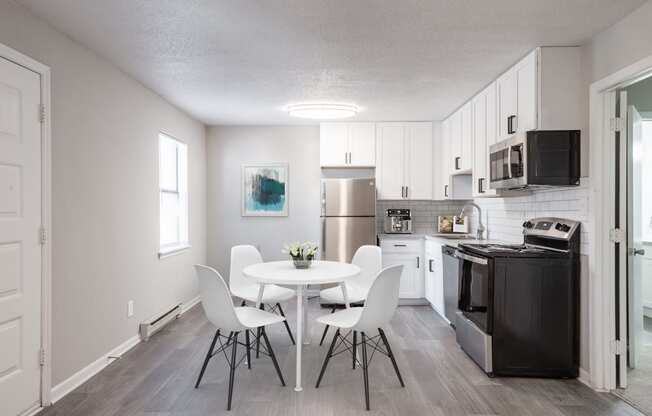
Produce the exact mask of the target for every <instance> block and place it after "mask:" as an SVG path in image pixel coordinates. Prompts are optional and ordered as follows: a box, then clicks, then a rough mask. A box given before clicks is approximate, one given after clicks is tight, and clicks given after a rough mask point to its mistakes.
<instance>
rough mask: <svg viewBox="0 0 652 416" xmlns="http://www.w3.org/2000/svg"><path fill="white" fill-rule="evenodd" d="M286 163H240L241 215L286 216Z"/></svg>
mask: <svg viewBox="0 0 652 416" xmlns="http://www.w3.org/2000/svg"><path fill="white" fill-rule="evenodd" d="M288 178H289V168H288V164H287V163H249V164H244V165H242V216H243V217H287V216H288V203H289V202H288V190H289V186H288Z"/></svg>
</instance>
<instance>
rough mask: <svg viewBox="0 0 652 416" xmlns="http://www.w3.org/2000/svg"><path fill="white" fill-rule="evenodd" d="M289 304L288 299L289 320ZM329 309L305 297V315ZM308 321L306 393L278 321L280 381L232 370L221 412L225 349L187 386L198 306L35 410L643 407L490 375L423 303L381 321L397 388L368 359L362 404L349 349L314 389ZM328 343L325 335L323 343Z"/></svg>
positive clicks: (264, 371)
mask: <svg viewBox="0 0 652 416" xmlns="http://www.w3.org/2000/svg"><path fill="white" fill-rule="evenodd" d="M293 306H294V305H288V306H287V307H286V309H287V313H288V316H289V319H290V323H291V325H292V327H293V328H294V324H295V319H294V318H295V313H294V308H293ZM327 312H328V311H327V310H325V309H321V308H319V306H318V304H317V303H316V301H315V300H313V301H311V305H310V318H311V319H314V318H315V317H316V316H318V315H319V314H325V313H327ZM321 331H322V327H321V326H319V325H317V324H314V323H312V325H311V336H312V340H313V344H311V345H310V346H308V347H307V348H305V349H304V376H303V377H304V391H303V392H302V393H296V392H295V391H294V389H293V386H294V359H295V353H294V348H293V347H292V346H291V344H290V341H289V339H288V337H287V334H286V332H285V328H284V327H283V325H275V326H273V327H272V328H269V329H268V333H269V335H270V341H271V343H272V345H273V347H274V349H275V351H276V354H277V357H278V359H279V362H280V365H281V368H282V370H283V374H284V376H285V379H286V382H287V384H288V386H287V387H281V385H280V383H279V381H278V379H277V377H276V374H275V372H274V368H273V365H272V363H271V361H270V360H269V359H268V358H262V356H261V358H260V359H258V360H255V359H253V360H252V361H253V368H252V369H251V370H247V368H246V365H241V366H240V367H239V368H238V370H237V373H236V384H235V389H234V396H233V400H234V403H233V410H232V411H231V412H227V411H226V410H225V409H226V394H227V385H228V371H227V366H226V363H225V361H224V359H223V357H218V356H216V357H215V358H214V359H213V360H211V363H210V364H209V366H208V369H207V371H206V374H205V376H204V380H203V382H202V385H201V386H200V387H199V389H194V388H193V385H194V382H195V379H196V377H197V373H198V371H199V368H200V366H201V364H202V360H203V357H204V354H205V353H206V350H207V348H208V345H209V343H210V340H211V337H212V335H213V333H214V328H213V327H212V326H211V325H210V324H209V323H208V322H207V321H206V319H205V317H204V315H203V311H202V309H201V307H196V308H194V309H193V310H191V311H189V312H188V313H186V314H185V315H184V316H183V317H181V318H180V319H179V320H178V321H177V322H175V323H173V324H171V325H169V326H168V327H167V328H166V329H165V330H164V331H162V332H161V333H159V334H157V335H155V336H154V337H153V338H152V339H151V340H150V341H149V342H147V343H141V344H139V345H138V346H136V347H135V348H134V349H133V350H131V351H129V352H128V353H126V354H125V355H124V356H123V357H122V358H121V359H120V360H117V361H116V362H114V363H113V364H111V365H110V366H108V367H107V368H106V369H105V370H104V371H102V372H101V373H99V374H97V375H96V376H95V377H93V378H92V379H90V380H89V381H88V382H86V383H85V384H83V385H82V386H80V387H79V388H78V389H77V390H75V391H74V392H72V393H71V394H69V395H68V396H66V397H64V398H63V399H61V400H60V401H59V402H58V403H56V404H55V405H54V406H52V407H50V408H48V409H46V410H45V411H44V412H42V413H41V415H42V416H100V415H102V416H118V415H119V416H132V415H133V416H199V415H226V414H230V415H261V416H272V415H279V416H280V415H310V416H326V415H328V416H331V415H332V416H335V415H337V416H351V415H397V416H398V415H438V416H439V415H441V416H443V415H446V416H456V415H475V416H479V415H519V416H520V415H523V416H528V415H541V416H558V415H569V416H570V415H573V416H584V415H587V416H588V415H641V413H639V412H638V411H636V410H634V409H633V408H632V407H630V406H629V405H628V404H626V403H625V402H623V401H621V400H619V399H618V398H616V397H615V396H613V395H611V394H606V393H605V394H599V393H596V392H594V391H592V390H591V389H589V388H588V387H586V386H584V385H583V384H581V383H580V382H578V381H575V380H545V379H519V378H495V379H489V378H488V377H487V376H486V375H485V374H484V373H483V372H482V371H481V370H480V369H479V368H478V367H477V366H476V365H475V364H474V363H473V362H472V361H471V360H470V359H469V358H467V356H466V355H465V354H464V352H462V351H461V350H460V349H459V347H458V346H457V344H456V343H455V336H454V333H453V332H452V330H451V329H450V328H449V327H448V326H447V325H446V324H445V323H444V322H443V321H442V320H441V319H440V318H438V317H437V315H436V314H435V313H434V312H433V311H432V310H431V309H430V308H429V307H407V306H405V307H400V308H399V309H398V311H397V313H396V315H395V316H394V319H393V320H392V322H391V325H390V326H389V327H388V328H386V332H387V336H388V338H389V340H390V343H392V349H393V350H394V353H395V354H396V356H397V359H398V364H399V366H400V368H401V370H402V373H403V378H404V379H405V383H406V388H401V387H400V386H399V383H398V380H397V379H396V376H395V374H394V372H393V369H392V366H391V363H390V362H389V360H388V359H386V357H384V356H381V355H376V356H375V357H374V358H373V361H372V363H371V367H370V385H371V411H370V412H366V411H364V398H363V381H362V372H361V370H360V369H356V370H352V369H351V358H350V355H347V354H342V355H339V356H336V357H334V358H333V359H332V360H331V364H330V365H329V368H328V370H327V371H326V375H325V376H324V380H323V381H322V385H321V386H320V388H319V389H315V388H314V384H315V381H316V378H317V376H318V371H319V369H320V366H321V363H322V359H323V357H324V354H325V353H326V351H327V347H326V346H324V347H319V346H318V345H317V343H318V341H319V337H320V335H321ZM325 344H326V343H325Z"/></svg>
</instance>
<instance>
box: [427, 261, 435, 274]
mask: <svg viewBox="0 0 652 416" xmlns="http://www.w3.org/2000/svg"><path fill="white" fill-rule="evenodd" d="M432 262H433V260H432V259H430V260H428V270H429V271H430V273H432V272H434V270H432Z"/></svg>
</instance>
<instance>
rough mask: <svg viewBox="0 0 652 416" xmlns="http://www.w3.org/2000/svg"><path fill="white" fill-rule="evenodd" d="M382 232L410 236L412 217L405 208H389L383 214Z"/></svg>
mask: <svg viewBox="0 0 652 416" xmlns="http://www.w3.org/2000/svg"><path fill="white" fill-rule="evenodd" d="M383 231H384V232H385V233H386V234H411V233H412V215H411V214H410V210H409V209H406V208H401V209H396V208H390V209H388V210H387V211H386V212H385V221H384V223H383Z"/></svg>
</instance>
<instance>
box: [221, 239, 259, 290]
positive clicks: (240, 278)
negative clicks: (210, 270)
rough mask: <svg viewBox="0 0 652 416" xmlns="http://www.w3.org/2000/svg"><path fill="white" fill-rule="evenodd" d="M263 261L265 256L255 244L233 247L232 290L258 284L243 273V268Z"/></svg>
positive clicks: (230, 283) (230, 274)
mask: <svg viewBox="0 0 652 416" xmlns="http://www.w3.org/2000/svg"><path fill="white" fill-rule="evenodd" d="M262 262H263V257H262V256H261V255H260V252H259V251H258V250H257V249H256V247H254V246H249V245H242V246H233V247H231V268H230V270H229V286H230V287H231V290H232V291H234V292H235V291H237V290H238V289H239V288H244V287H250V286H257V285H258V284H257V283H255V282H253V281H251V280H248V279H247V278H246V277H245V276H244V275H243V274H242V269H244V268H245V267H247V266H251V265H252V264H257V263H262Z"/></svg>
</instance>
